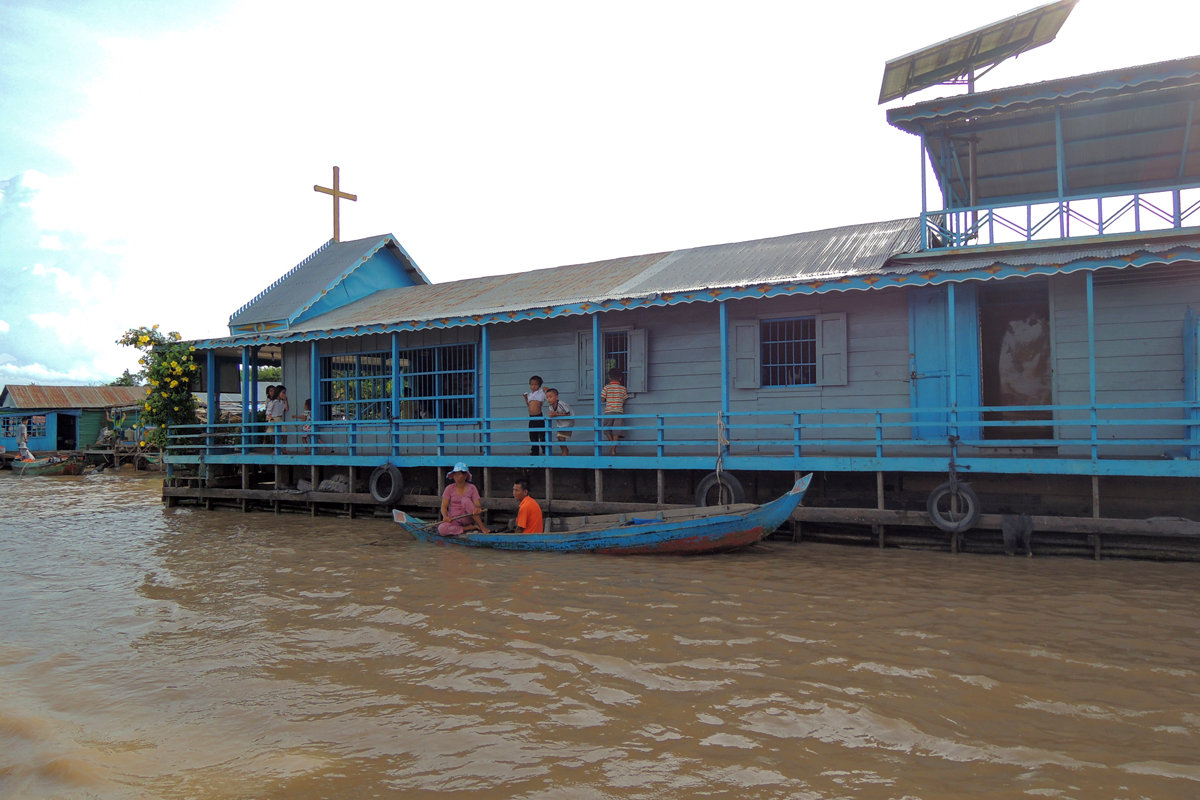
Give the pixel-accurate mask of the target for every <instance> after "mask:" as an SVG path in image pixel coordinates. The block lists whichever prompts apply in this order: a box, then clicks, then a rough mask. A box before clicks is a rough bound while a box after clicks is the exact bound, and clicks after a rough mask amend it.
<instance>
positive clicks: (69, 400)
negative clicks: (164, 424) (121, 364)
mask: <svg viewBox="0 0 1200 800" xmlns="http://www.w3.org/2000/svg"><path fill="white" fill-rule="evenodd" d="M145 398H146V387H144V386H36V385H24V386H20V385H16V384H9V385H8V386H5V387H4V391H3V393H0V406H3V407H4V408H38V409H51V408H111V407H114V406H131V405H137V404H139V403H141V402H142V401H143V400H144V399H145Z"/></svg>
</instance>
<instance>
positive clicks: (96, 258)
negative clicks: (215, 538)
mask: <svg viewBox="0 0 1200 800" xmlns="http://www.w3.org/2000/svg"><path fill="white" fill-rule="evenodd" d="M1038 4H1039V3H1038V2H1037V0H991V2H987V3H982V2H964V3H957V4H952V5H950V6H947V4H937V3H933V4H928V3H927V4H920V3H900V2H894V0H893V1H892V2H870V1H867V2H856V3H823V4H820V5H818V4H817V3H812V2H799V0H796V2H781V1H770V0H739V2H737V3H733V2H706V1H705V0H687V1H686V2H657V1H656V0H637V1H636V2H625V1H624V0H610V1H609V2H605V3H603V4H600V3H583V2H562V0H559V1H558V2H509V3H503V2H495V1H494V0H492V1H491V2H451V1H443V2H428V0H422V1H421V2H404V1H401V0H392V1H391V2H354V0H344V1H343V2H339V3H328V2H323V3H306V2H287V3H284V2H257V1H255V0H213V1H211V2H186V3H178V4H168V3H160V2H154V1H153V0H123V1H122V0H62V1H61V2H19V0H0V279H2V281H3V287H4V290H3V291H2V292H0V384H7V383H29V382H34V383H41V384H72V383H80V384H86V383H103V382H108V381H110V380H112V379H113V378H116V377H117V376H119V375H120V374H121V371H122V370H124V369H126V368H129V369H131V370H134V369H136V367H137V363H136V362H137V353H136V352H134V351H132V350H129V349H128V348H123V347H121V346H119V345H116V344H114V343H113V342H114V340H115V339H116V338H117V337H118V336H119V335H120V333H121V332H122V331H124V330H125V329H126V328H130V327H136V326H138V325H150V324H154V323H158V324H160V325H161V326H162V328H163V329H164V330H178V331H180V332H181V333H182V334H183V335H184V337H185V338H189V339H191V338H200V337H208V336H219V335H223V334H225V333H227V328H226V323H227V321H228V317H229V315H230V314H231V313H232V312H233V311H235V310H236V309H237V308H238V307H239V306H241V305H242V304H243V303H244V302H246V301H247V300H249V299H250V298H252V297H253V296H254V295H256V294H257V293H258V292H260V291H261V290H262V289H264V288H266V287H267V286H268V285H269V284H270V283H271V282H272V281H274V280H275V279H276V278H278V277H279V276H280V275H282V274H283V273H284V272H286V271H287V270H288V269H290V268H291V267H292V266H294V265H295V264H296V263H297V262H299V261H301V260H303V259H304V258H305V257H306V256H307V255H308V254H309V253H311V252H312V251H313V250H315V249H316V248H317V247H319V246H320V245H321V244H322V243H324V242H325V241H326V240H327V239H329V238H330V236H331V235H332V219H331V217H332V211H331V200H330V199H329V198H328V197H327V196H325V195H321V194H317V193H315V192H314V191H313V188H312V187H313V185H314V184H318V183H319V184H321V185H324V186H328V185H329V181H330V179H331V177H332V167H333V165H334V164H337V165H339V166H340V167H341V180H342V189H343V190H344V191H348V192H351V193H354V194H357V195H358V198H359V199H358V202H357V203H348V202H343V204H342V222H341V224H342V237H341V238H342V239H343V240H349V239H356V238H362V237H366V236H374V235H380V234H384V233H393V234H395V235H396V237H397V238H398V239H399V240H400V242H401V243H403V244H404V246H405V248H406V249H407V250H408V252H409V253H410V254H411V255H412V256H413V258H414V259H415V260H416V262H417V264H418V265H419V266H420V267H421V268H422V270H423V271H424V272H425V273H426V275H428V276H429V277H430V279H431V280H433V281H435V282H440V281H446V280H454V279H457V278H462V277H470V276H474V275H482V274H499V273H507V272H519V271H523V270H526V269H532V268H540V267H549V266H556V265H562V264H574V263H581V262H586V261H594V260H599V259H603V258H612V257H616V256H621V255H634V254H641V253H653V252H659V251H663V250H673V249H677V248H682V247H692V246H698V245H705V244H717V243H722V242H733V241H742V240H748V239H757V238H763V237H768V236H777V235H782V234H787V233H795V232H799V231H808V230H817V229H821V228H827V227H834V226H838V225H849V224H855V223H861V222H871V221H878V220H888V219H895V218H898V217H903V216H909V215H914V214H916V213H917V212H918V211H919V209H920V197H919V194H918V187H919V178H920V175H919V153H918V148H917V143H916V140H915V138H914V137H912V136H909V135H907V134H904V133H902V132H900V131H898V130H895V129H893V128H891V127H889V126H888V125H887V122H886V119H885V110H886V108H888V107H891V106H897V105H905V104H908V103H911V102H917V101H920V100H925V99H929V98H931V97H934V96H937V95H939V94H951V93H957V92H958V91H961V90H957V89H952V88H947V87H942V88H935V89H931V90H926V91H925V92H921V93H919V94H916V95H912V96H910V97H909V98H907V99H905V100H900V101H894V102H892V103H890V104H888V106H882V107H881V106H878V105H877V104H876V99H877V98H878V94H879V84H880V79H881V77H882V72H883V65H884V62H885V61H887V60H888V59H890V58H894V57H896V56H900V55H904V54H906V53H909V52H911V51H913V50H917V49H919V48H922V47H924V46H926V45H929V44H933V43H935V42H938V41H941V40H943V39H946V38H949V37H951V36H954V35H956V34H959V33H963V32H966V31H968V30H970V29H972V28H976V27H979V26H980V25H984V24H986V23H989V22H992V21H995V20H999V19H1002V18H1004V17H1007V16H1011V15H1013V14H1017V13H1020V12H1022V11H1025V10H1027V9H1029V8H1032V7H1034V6H1036V5H1038ZM176 6H177V7H176ZM948 9H950V10H948ZM1197 23H1200V3H1197V2H1195V0H1141V1H1140V2H1136V3H1135V2H1129V0H1080V2H1079V5H1078V6H1077V7H1076V9H1075V11H1074V12H1073V14H1072V15H1071V17H1070V18H1069V19H1068V20H1067V23H1066V25H1065V26H1064V27H1063V29H1062V31H1061V32H1060V34H1059V37H1058V39H1057V40H1056V41H1055V42H1052V43H1051V44H1049V45H1047V46H1045V47H1042V48H1040V49H1038V50H1035V51H1033V52H1030V53H1027V54H1025V55H1023V56H1021V57H1020V58H1018V59H1016V60H1010V61H1008V62H1005V63H1004V64H1002V65H1001V66H999V67H998V68H996V70H995V71H994V72H992V73H991V74H990V75H988V76H987V77H985V78H983V79H982V80H981V81H980V83H979V86H980V87H981V88H983V87H1000V86H1011V85H1016V84H1021V83H1029V82H1033V81H1038V80H1045V79H1049V78H1056V77H1062V76H1066V75H1074V74H1082V73H1086V72H1094V71H1097V70H1102V69H1110V68H1114V67H1121V66H1129V65H1134V64H1143V63H1149V62H1152V61H1159V60H1166V59H1170V58H1180V57H1184V56H1191V55H1196V54H1198V53H1200V45H1198V44H1197V43H1196V31H1197V29H1198V28H1197Z"/></svg>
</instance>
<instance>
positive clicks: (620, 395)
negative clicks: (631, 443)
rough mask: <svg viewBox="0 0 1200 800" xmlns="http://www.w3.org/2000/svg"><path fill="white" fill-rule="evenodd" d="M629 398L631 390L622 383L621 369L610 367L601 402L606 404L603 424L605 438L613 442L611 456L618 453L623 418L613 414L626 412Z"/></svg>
mask: <svg viewBox="0 0 1200 800" xmlns="http://www.w3.org/2000/svg"><path fill="white" fill-rule="evenodd" d="M628 399H629V392H628V391H626V389H625V384H623V383H621V370H619V369H610V370H609V371H608V383H606V384H604V388H603V389H601V390H600V403H601V404H602V405H603V406H604V420H603V421H602V423H601V424H602V425H603V426H604V428H605V433H604V438H605V439H608V440H609V441H610V442H612V445H611V446H610V447H609V448H608V454H609V455H610V456H615V455H616V454H617V441H618V440H619V439H620V438H621V432H620V431H619V430H618V426H619V425H620V423H621V420H619V419H616V418H615V417H614V416H612V415H615V414H624V413H625V401H626V400H628Z"/></svg>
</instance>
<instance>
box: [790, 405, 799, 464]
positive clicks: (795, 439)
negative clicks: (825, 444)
mask: <svg viewBox="0 0 1200 800" xmlns="http://www.w3.org/2000/svg"><path fill="white" fill-rule="evenodd" d="M800 441H801V436H800V412H799V411H793V412H792V458H796V459H798V458H800Z"/></svg>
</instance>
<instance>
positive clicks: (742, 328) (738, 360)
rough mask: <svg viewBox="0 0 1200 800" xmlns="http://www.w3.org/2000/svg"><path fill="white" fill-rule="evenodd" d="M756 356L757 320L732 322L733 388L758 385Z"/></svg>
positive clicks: (751, 387) (758, 371)
mask: <svg viewBox="0 0 1200 800" xmlns="http://www.w3.org/2000/svg"><path fill="white" fill-rule="evenodd" d="M758 357H759V353H758V320H747V321H744V322H734V323H733V388H735V389H757V388H758V387H759V381H760V375H759V373H760V370H759V366H758Z"/></svg>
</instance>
